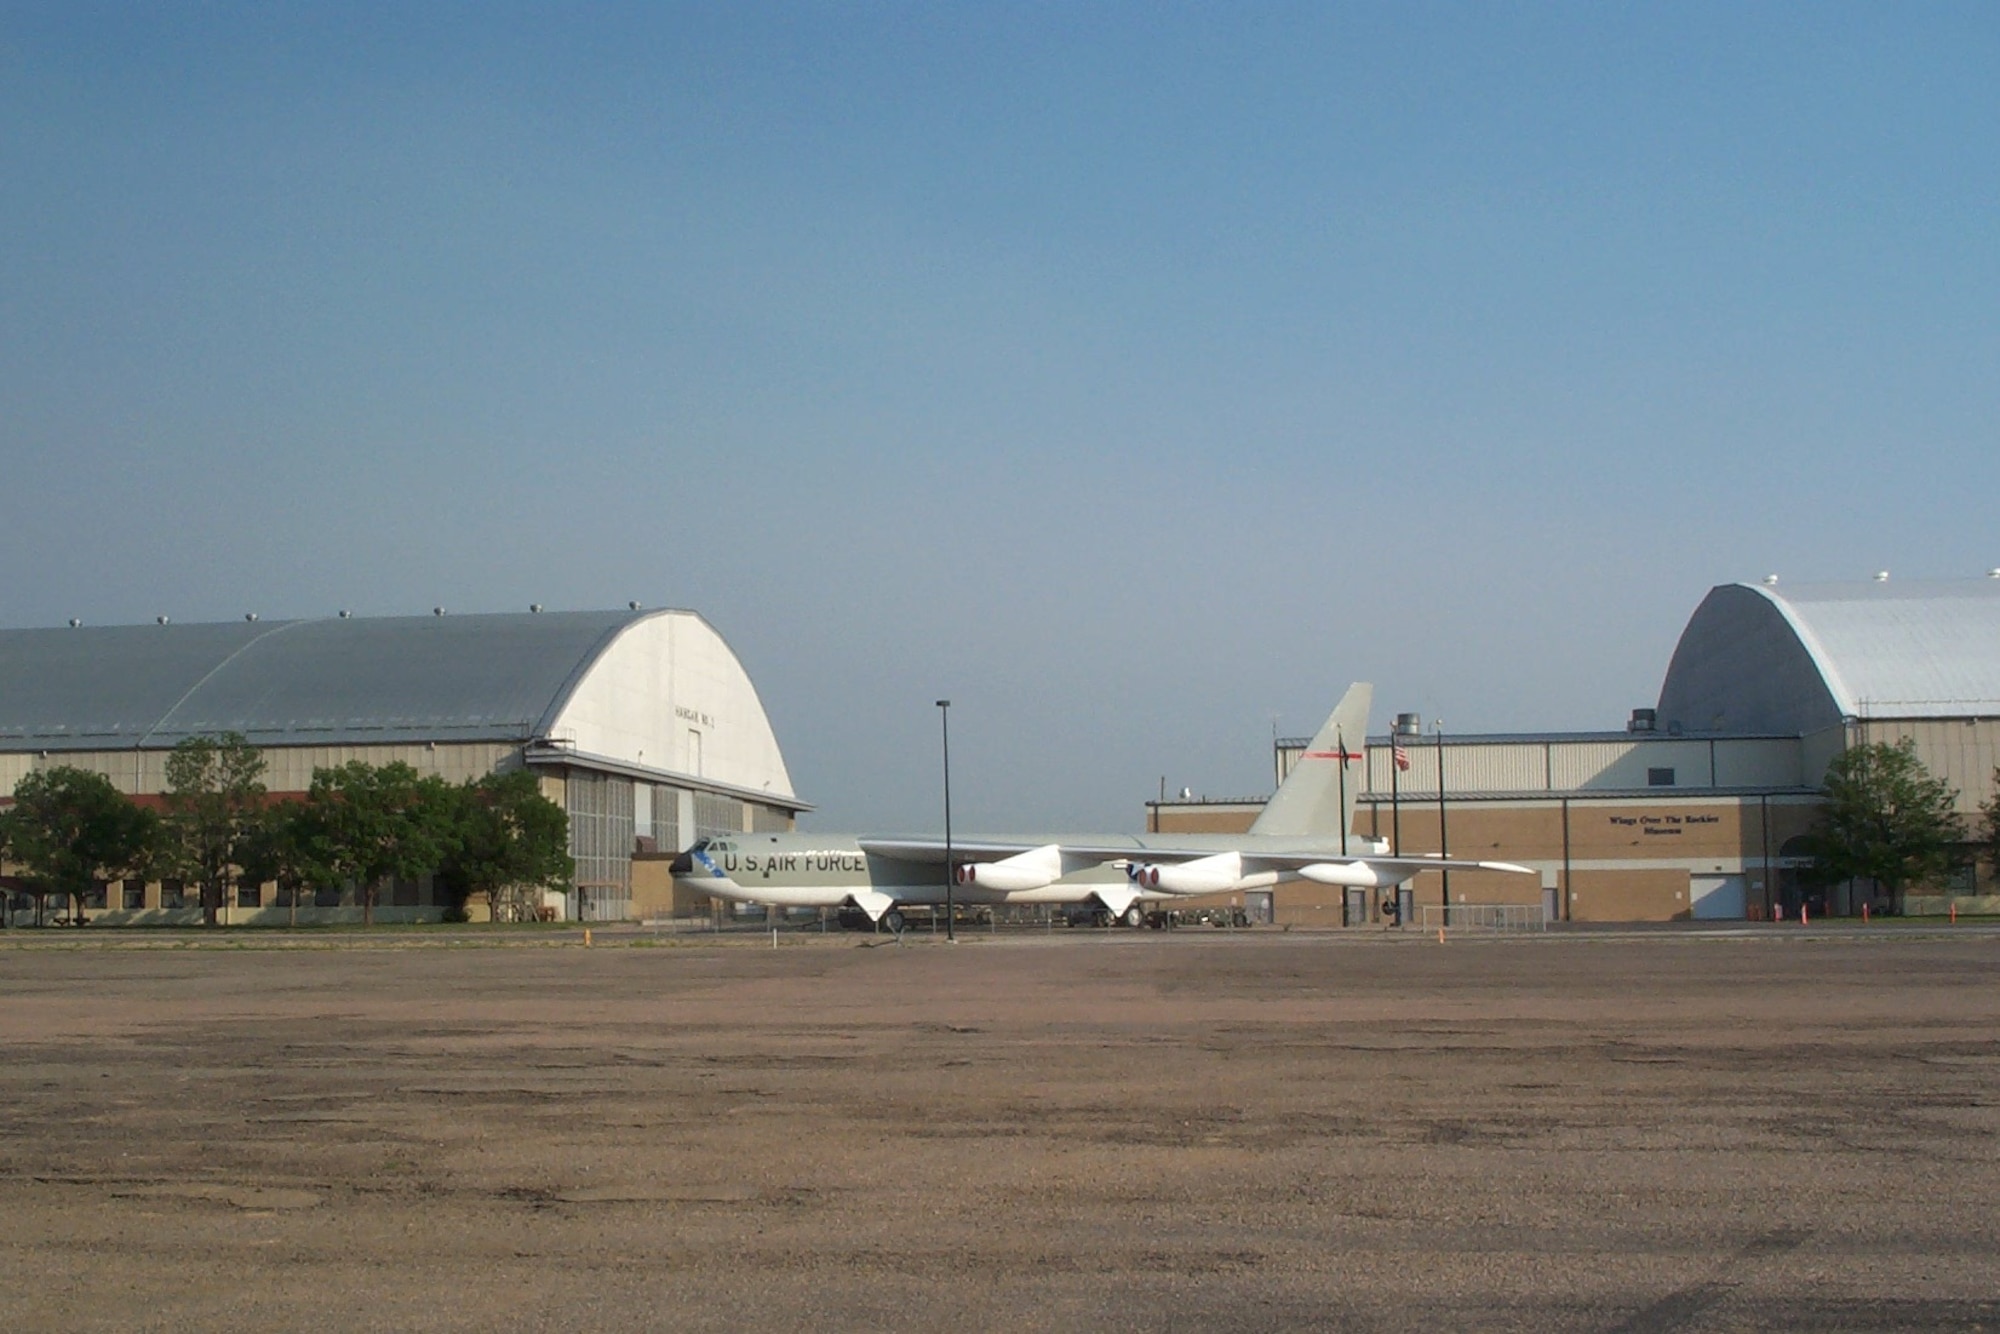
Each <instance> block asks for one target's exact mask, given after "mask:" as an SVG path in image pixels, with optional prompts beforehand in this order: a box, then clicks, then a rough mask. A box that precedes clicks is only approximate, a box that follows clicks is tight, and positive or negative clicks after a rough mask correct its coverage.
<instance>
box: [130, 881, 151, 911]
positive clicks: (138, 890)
mask: <svg viewBox="0 0 2000 1334" xmlns="http://www.w3.org/2000/svg"><path fill="white" fill-rule="evenodd" d="M145 906H146V882H145V881H143V880H127V881H126V882H125V907H126V910H127V911H137V910H138V909H140V908H143V907H145Z"/></svg>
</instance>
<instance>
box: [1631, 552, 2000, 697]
mask: <svg viewBox="0 0 2000 1334" xmlns="http://www.w3.org/2000/svg"><path fill="white" fill-rule="evenodd" d="M1992 715H2000V579H1969V580H1961V581H1953V582H1935V583H1927V582H1906V583H1897V582H1895V581H1894V580H1886V581H1880V582H1876V581H1870V582H1867V583H1841V584H1799V585H1783V584H1777V585H1766V584H1724V585H1722V586H1720V587H1718V588H1714V589H1711V590H1710V591H1709V594H1708V596H1707V597H1706V598H1705V599H1703V601H1702V604H1701V606H1699V607H1697V608H1696V609H1695V613H1694V615H1693V616H1692V617H1691V618H1690V619H1689V621H1688V625H1687V629H1686V630H1684V631H1683V632H1682V634H1681V640H1680V644H1679V645H1678V646H1677V647H1676V648H1675V650H1674V656H1673V661H1672V663H1671V664H1670V665H1669V666H1668V668H1667V679H1666V682H1665V684H1664V685H1663V686H1662V687H1661V690H1660V705H1659V716H1660V721H1661V723H1662V724H1665V725H1672V724H1680V725H1681V726H1682V727H1684V728H1686V729H1688V730H1696V731H1729V732H1741V731H1774V732H1799V733H1804V732H1811V731H1816V730H1818V729H1820V728H1822V727H1831V726H1834V725H1836V724H1838V723H1839V722H1840V721H1841V720H1842V719H1845V718H1925V717H1973V716H1992Z"/></svg>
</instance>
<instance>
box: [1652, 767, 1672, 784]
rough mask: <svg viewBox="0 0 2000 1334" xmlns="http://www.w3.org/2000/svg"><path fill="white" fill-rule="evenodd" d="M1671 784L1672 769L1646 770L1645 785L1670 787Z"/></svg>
mask: <svg viewBox="0 0 2000 1334" xmlns="http://www.w3.org/2000/svg"><path fill="white" fill-rule="evenodd" d="M1673 785H1674V771H1673V770H1672V769H1648V770H1646V786H1647V787H1672V786H1673Z"/></svg>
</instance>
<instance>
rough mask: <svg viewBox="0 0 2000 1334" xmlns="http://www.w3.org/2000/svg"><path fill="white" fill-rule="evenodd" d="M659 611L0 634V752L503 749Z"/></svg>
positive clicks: (530, 732)
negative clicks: (494, 744)
mask: <svg viewBox="0 0 2000 1334" xmlns="http://www.w3.org/2000/svg"><path fill="white" fill-rule="evenodd" d="M655 614H658V613H653V612H645V611H576V612H543V613H539V614H537V613H526V612H523V613H518V614H499V615H471V616H397V617H354V618H351V619H342V618H334V617H329V618H327V619H324V620H304V621H264V622H254V623H252V622H241V623H225V624H217V625H150V626H146V625H136V626H102V627H98V626H85V627H81V628H77V629H67V628H65V629H35V630H0V750H13V751H20V750H110V749H117V748H120V747H138V746H144V747H147V748H152V747H161V748H165V747H170V746H172V745H173V744H174V743H175V742H177V741H180V740H182V739H183V738H185V737H188V736H194V735H200V734H203V733H208V734H213V733H218V732H225V731H234V732H241V733H242V734H243V735H244V736H245V737H247V738H248V739H249V740H250V741H252V742H253V743H255V744H257V745H262V746H274V745H290V746H297V745H355V744H380V743H394V742H409V741H419V740H420V741H513V740H526V739H528V738H531V737H533V736H535V735H537V734H538V732H539V731H540V729H541V728H542V726H543V725H544V724H545V722H546V720H547V719H549V718H550V717H552V716H553V714H554V711H555V710H556V709H557V708H558V707H559V706H560V705H561V703H562V701H563V700H564V699H565V698H566V696H567V694H568V692H569V690H570V688H571V687H572V686H573V685H574V683H575V682H576V680H577V679H578V678H579V677H580V676H581V675H582V673H583V671H584V670H585V669H586V668H587V667H588V666H589V665H590V664H591V662H592V661H593V660H594V659H595V658H596V657H597V655H598V654H599V653H600V652H601V651H602V650H603V648H604V647H605V646H606V645H607V644H609V643H610V641H611V640H612V639H613V638H614V637H615V636H616V634H617V632H618V631H620V630H622V629H623V628H624V627H626V626H628V625H630V624H631V623H632V622H633V621H635V620H638V619H640V618H641V617H644V616H648V615H655Z"/></svg>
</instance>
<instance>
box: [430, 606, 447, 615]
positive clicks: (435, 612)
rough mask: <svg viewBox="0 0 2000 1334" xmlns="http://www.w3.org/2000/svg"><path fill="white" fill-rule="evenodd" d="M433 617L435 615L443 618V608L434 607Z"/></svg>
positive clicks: (432, 609)
mask: <svg viewBox="0 0 2000 1334" xmlns="http://www.w3.org/2000/svg"><path fill="white" fill-rule="evenodd" d="M431 615H433V616H442V615H444V608H443V607H432V608H431Z"/></svg>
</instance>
